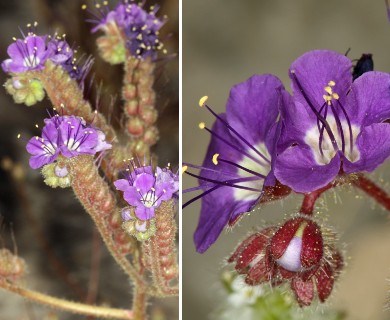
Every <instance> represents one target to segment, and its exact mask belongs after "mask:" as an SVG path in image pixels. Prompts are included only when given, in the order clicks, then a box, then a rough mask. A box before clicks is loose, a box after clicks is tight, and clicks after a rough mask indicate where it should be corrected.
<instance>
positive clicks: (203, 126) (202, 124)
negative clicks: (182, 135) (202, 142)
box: [198, 122, 206, 129]
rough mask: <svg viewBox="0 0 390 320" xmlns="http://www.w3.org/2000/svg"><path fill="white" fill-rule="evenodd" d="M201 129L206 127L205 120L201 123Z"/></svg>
mask: <svg viewBox="0 0 390 320" xmlns="http://www.w3.org/2000/svg"><path fill="white" fill-rule="evenodd" d="M198 126H199V129H204V128H205V127H206V124H205V123H204V122H201V123H199V125H198Z"/></svg>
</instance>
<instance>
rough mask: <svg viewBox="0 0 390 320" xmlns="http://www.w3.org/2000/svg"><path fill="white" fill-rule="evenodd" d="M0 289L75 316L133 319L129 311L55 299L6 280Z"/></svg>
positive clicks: (0, 283) (2, 280)
mask: <svg viewBox="0 0 390 320" xmlns="http://www.w3.org/2000/svg"><path fill="white" fill-rule="evenodd" d="M0 288H3V289H5V290H7V291H11V292H14V293H16V294H18V295H20V296H22V297H24V298H26V299H29V300H31V301H34V302H37V303H40V304H44V305H47V306H49V307H51V308H56V309H60V310H64V311H68V312H72V313H76V314H83V315H91V316H95V317H99V318H109V319H134V317H133V312H132V311H131V310H121V309H112V308H105V307H98V306H93V305H87V304H83V303H78V302H72V301H68V300H64V299H59V298H55V297H52V296H49V295H46V294H43V293H40V292H37V291H33V290H29V289H25V288H22V287H20V286H18V285H16V284H14V283H12V282H10V281H8V280H5V279H0Z"/></svg>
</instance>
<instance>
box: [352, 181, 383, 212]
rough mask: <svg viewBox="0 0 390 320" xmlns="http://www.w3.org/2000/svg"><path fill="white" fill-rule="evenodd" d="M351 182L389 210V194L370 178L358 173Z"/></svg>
mask: <svg viewBox="0 0 390 320" xmlns="http://www.w3.org/2000/svg"><path fill="white" fill-rule="evenodd" d="M353 184H354V185H355V186H356V187H358V188H359V189H361V190H363V191H364V192H365V193H367V194H368V195H369V196H370V197H372V198H374V199H375V200H376V201H377V202H378V203H380V204H381V205H382V206H383V207H384V208H385V209H387V210H389V211H390V196H389V195H388V194H387V192H386V191H384V190H383V189H381V188H380V187H378V186H377V185H376V184H375V183H374V182H372V181H371V180H370V179H368V178H366V177H365V176H363V175H359V177H358V178H357V179H356V180H354V181H353Z"/></svg>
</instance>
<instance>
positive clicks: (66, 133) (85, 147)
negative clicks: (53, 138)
mask: <svg viewBox="0 0 390 320" xmlns="http://www.w3.org/2000/svg"><path fill="white" fill-rule="evenodd" d="M59 130H60V134H61V140H62V141H63V145H62V146H61V153H62V155H63V156H65V157H68V158H69V157H74V156H77V155H79V154H95V153H96V150H95V147H96V145H97V141H98V135H97V132H96V130H95V129H93V128H87V127H85V126H84V125H83V122H82V120H81V119H80V118H77V117H74V116H71V117H69V118H68V119H67V120H64V121H63V122H62V123H61V124H60V126H59Z"/></svg>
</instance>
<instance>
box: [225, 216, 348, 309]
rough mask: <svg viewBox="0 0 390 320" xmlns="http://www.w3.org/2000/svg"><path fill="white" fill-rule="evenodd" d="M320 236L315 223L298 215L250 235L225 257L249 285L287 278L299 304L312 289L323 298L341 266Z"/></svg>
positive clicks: (312, 293)
mask: <svg viewBox="0 0 390 320" xmlns="http://www.w3.org/2000/svg"><path fill="white" fill-rule="evenodd" d="M324 240H325V239H323V236H322V232H321V228H320V227H319V226H318V224H317V223H315V222H313V221H312V220H311V219H309V218H307V217H301V216H298V217H296V218H292V219H289V220H288V221H287V222H285V223H284V224H283V226H281V227H279V228H278V227H276V226H272V227H268V228H266V229H264V230H262V231H260V232H258V233H255V234H253V235H251V236H250V237H249V238H247V239H245V240H244V241H243V243H242V244H241V245H240V246H239V247H238V248H237V249H236V251H235V252H234V253H233V255H232V256H231V257H230V258H229V260H228V261H229V262H235V263H236V265H235V268H236V270H237V271H238V273H240V274H245V275H246V277H245V282H246V283H247V284H249V285H257V284H260V283H263V282H267V281H268V282H269V283H270V284H271V285H272V286H275V285H280V284H281V283H283V282H290V285H291V289H292V290H293V292H294V293H295V296H296V298H297V300H298V302H299V304H300V305H301V306H302V305H310V304H311V302H312V301H313V299H314V296H315V290H317V295H318V298H319V300H320V301H321V302H324V301H325V300H326V299H327V298H328V297H329V295H330V293H331V292H332V289H333V284H334V281H335V278H337V275H338V273H339V272H340V270H341V268H342V266H343V259H342V257H341V254H340V253H339V252H338V251H337V250H336V249H335V248H334V247H333V245H332V244H331V243H326V241H324Z"/></svg>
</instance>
